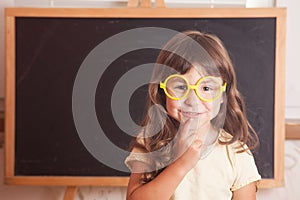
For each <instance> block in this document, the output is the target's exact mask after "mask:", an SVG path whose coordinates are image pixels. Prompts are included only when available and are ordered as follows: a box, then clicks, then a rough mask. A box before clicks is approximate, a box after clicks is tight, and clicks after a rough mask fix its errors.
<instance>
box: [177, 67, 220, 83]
mask: <svg viewBox="0 0 300 200" xmlns="http://www.w3.org/2000/svg"><path fill="white" fill-rule="evenodd" d="M182 75H183V76H184V77H185V78H187V79H188V80H195V81H196V82H197V81H198V80H199V79H201V78H202V77H205V76H213V77H216V78H219V79H221V80H222V78H221V76H220V75H214V74H210V73H208V72H207V71H206V70H201V68H200V69H199V68H196V67H191V69H190V70H189V71H187V72H186V73H185V74H182Z"/></svg>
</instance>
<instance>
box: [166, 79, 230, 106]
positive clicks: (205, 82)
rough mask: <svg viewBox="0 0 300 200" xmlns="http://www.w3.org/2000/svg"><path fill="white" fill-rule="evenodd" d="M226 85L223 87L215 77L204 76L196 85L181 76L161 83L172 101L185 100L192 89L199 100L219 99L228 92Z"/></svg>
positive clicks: (210, 100)
mask: <svg viewBox="0 0 300 200" xmlns="http://www.w3.org/2000/svg"><path fill="white" fill-rule="evenodd" d="M226 85H227V84H226V82H225V83H224V84H223V85H222V81H221V80H220V78H217V77H214V76H204V77H202V78H201V79H199V80H198V81H197V83H196V85H190V84H189V82H188V80H187V79H186V78H185V77H184V76H182V75H180V74H173V75H170V76H168V77H167V78H166V80H165V81H164V82H160V88H162V89H164V91H165V94H166V95H167V96H168V97H169V98H170V99H173V100H181V99H184V98H185V97H186V96H187V95H188V93H189V91H190V90H191V89H192V90H195V91H196V95H197V96H198V98H199V99H201V100H202V101H205V102H212V101H214V100H216V99H218V98H219V97H220V96H221V94H222V93H223V92H225V91H226Z"/></svg>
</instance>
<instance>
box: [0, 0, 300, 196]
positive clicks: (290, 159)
mask: <svg viewBox="0 0 300 200" xmlns="http://www.w3.org/2000/svg"><path fill="white" fill-rule="evenodd" d="M12 4H13V0H0V98H1V97H3V96H4V34H3V33H4V31H3V28H4V25H3V14H4V13H3V8H4V7H5V6H8V5H12ZM277 5H279V6H280V5H281V6H282V5H283V6H287V9H288V12H287V55H286V58H287V68H286V117H287V118H298V119H300V84H299V83H298V82H299V74H300V66H299V62H298V60H297V58H298V57H299V54H298V52H299V50H298V47H300V37H299V34H300V26H299V22H298V20H299V19H300V12H299V11H298V9H300V1H297V0H278V1H277ZM285 145H286V146H285V150H286V151H285V179H286V180H285V185H286V186H285V187H283V188H275V189H264V190H260V191H259V192H258V199H259V200H299V199H300V190H299V189H298V187H299V185H300V173H299V172H300V141H286V142H285ZM64 190H65V188H64V187H42V186H36V187H33V186H7V185H3V149H0V198H1V200H20V199H22V200H40V199H43V200H48V199H49V200H61V199H63V194H64ZM125 192H126V188H120V187H80V189H79V191H78V193H77V196H76V200H83V199H84V200H92V199H93V200H96V199H97V200H104V199H114V200H124V199H125Z"/></svg>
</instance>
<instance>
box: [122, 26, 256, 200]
mask: <svg viewBox="0 0 300 200" xmlns="http://www.w3.org/2000/svg"><path fill="white" fill-rule="evenodd" d="M156 63H157V65H156V66H155V68H154V71H153V75H152V80H151V84H150V85H149V90H148V97H149V98H148V102H147V108H148V109H150V108H153V107H155V108H156V109H152V110H154V111H153V112H151V113H152V114H150V115H147V116H146V117H145V119H144V121H143V124H142V125H143V129H142V130H141V131H140V133H139V134H138V136H137V138H136V140H135V141H134V142H133V145H132V152H131V154H130V155H129V156H128V157H127V158H126V160H125V164H126V165H127V166H128V167H129V169H130V170H131V172H132V173H131V176H130V180H129V184H128V190H127V199H128V200H135V199H136V200H141V199H142V200H148V199H149V200H150V199H155V200H169V199H174V200H183V199H184V200H186V199H187V200H214V199H222V200H230V199H234V200H253V199H256V190H257V187H256V183H257V181H258V180H259V179H260V178H261V177H260V175H259V173H258V171H257V168H256V165H255V162H254V158H253V156H252V154H251V152H250V150H251V149H253V148H254V147H255V146H256V144H257V142H258V141H257V135H256V133H255V131H254V130H253V128H252V127H251V126H250V124H249V122H248V121H247V119H246V114H245V105H244V102H243V99H242V98H241V96H240V94H239V92H238V90H237V86H236V76H235V72H234V68H233V65H232V63H231V60H230V58H229V55H228V53H227V51H226V49H225V47H224V45H223V44H222V42H221V41H220V39H218V38H217V37H216V36H214V35H211V34H206V33H201V32H198V31H186V32H183V33H179V34H178V35H176V36H174V37H173V38H172V39H171V40H170V41H169V42H168V43H167V44H166V46H165V47H164V48H163V49H162V50H161V52H160V54H159V56H158V58H157V62H156ZM157 127H159V128H157Z"/></svg>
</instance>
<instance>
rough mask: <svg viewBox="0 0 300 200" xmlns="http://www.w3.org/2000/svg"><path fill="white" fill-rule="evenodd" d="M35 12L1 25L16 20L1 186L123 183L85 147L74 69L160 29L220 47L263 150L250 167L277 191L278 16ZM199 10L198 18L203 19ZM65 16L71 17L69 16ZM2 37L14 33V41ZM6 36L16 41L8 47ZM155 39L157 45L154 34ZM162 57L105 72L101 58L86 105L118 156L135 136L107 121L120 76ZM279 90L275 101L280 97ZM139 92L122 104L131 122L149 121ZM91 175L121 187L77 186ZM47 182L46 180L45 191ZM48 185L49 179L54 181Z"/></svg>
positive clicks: (134, 57)
mask: <svg viewBox="0 0 300 200" xmlns="http://www.w3.org/2000/svg"><path fill="white" fill-rule="evenodd" d="M40 10H43V9H39V12H37V13H38V14H37V13H36V14H35V13H34V12H32V10H31V12H29V11H30V9H28V10H26V9H19V10H18V9H8V10H7V19H13V23H12V24H8V25H7V26H8V30H7V31H8V32H7V38H8V39H7V45H8V50H7V51H8V53H7V54H8V55H10V53H11V54H12V55H13V56H12V57H11V58H9V57H8V58H7V59H8V60H9V59H13V61H8V62H7V72H8V76H10V77H11V76H13V78H11V79H7V81H8V82H7V90H8V91H13V92H11V93H9V92H8V95H7V100H8V101H9V99H10V98H11V100H14V101H13V103H12V104H11V105H8V107H7V108H6V111H7V112H13V118H10V117H9V116H8V118H7V120H8V121H9V120H10V119H13V120H12V122H11V123H9V124H8V126H11V128H10V129H9V128H8V129H6V130H11V131H6V134H7V135H8V134H10V135H13V136H10V137H7V138H8V139H7V140H6V144H11V145H6V149H7V151H6V152H7V157H8V158H10V159H8V160H7V163H8V165H7V166H8V167H7V168H8V170H7V171H6V182H7V183H12V184H26V183H25V182H26V181H25V180H31V181H29V182H27V183H28V184H31V183H32V184H55V185H99V184H100V185H123V184H124V183H126V180H127V177H128V172H126V171H122V170H117V169H115V168H113V167H109V166H107V165H105V164H103V163H102V162H101V161H99V159H97V158H95V156H94V155H93V153H92V152H90V151H89V150H88V149H87V148H86V146H85V145H84V144H83V141H82V138H81V137H80V134H79V131H80V130H79V128H78V127H76V123H75V121H76V120H75V119H74V107H72V106H74V96H73V95H74V85H75V81H76V78H77V77H78V74H79V71H80V68H81V67H82V66H83V65H84V63H86V62H89V61H88V59H91V58H89V56H90V55H93V54H95V51H96V50H97V48H98V49H99V45H101V44H103V43H104V42H105V41H107V40H109V38H111V37H114V36H116V35H118V34H120V33H124V32H126V31H128V30H134V29H140V28H143V29H147V28H165V29H169V30H173V31H184V30H200V31H204V32H209V33H212V34H215V35H217V36H218V37H220V38H221V39H222V41H223V42H224V44H225V46H226V48H227V49H228V51H229V53H230V56H231V58H232V61H233V64H234V66H235V70H236V73H237V79H238V88H239V90H240V91H241V93H242V95H243V97H244V98H245V101H246V106H247V115H248V117H249V121H250V123H251V124H252V125H253V126H254V128H255V130H256V131H257V132H258V134H259V138H260V148H259V149H258V150H257V151H256V152H255V160H256V163H257V165H258V169H259V172H260V174H261V175H262V177H263V179H264V181H265V185H264V184H262V187H273V186H279V185H281V184H282V182H283V177H282V171H281V170H282V169H283V167H282V164H281V163H282V161H283V154H282V152H283V150H282V148H283V137H282V134H283V135H284V131H283V128H282V127H284V118H283V117H282V116H280V115H283V113H284V112H283V111H282V109H283V107H284V105H283V100H282V98H284V95H282V93H283V86H282V85H283V84H282V83H283V79H284V76H283V75H279V74H278V73H282V72H283V71H284V70H283V69H284V65H283V63H284V62H283V60H284V51H283V50H281V49H280V47H282V45H284V37H285V36H284V34H283V33H284V26H283V24H284V23H283V22H282V20H284V10H283V9H269V10H268V9H265V10H264V11H268V12H267V13H269V14H261V13H263V12H262V11H261V10H259V9H258V10H247V9H238V10H236V11H239V12H237V13H238V14H235V13H236V12H235V10H234V9H233V10H231V11H230V9H229V10H228V13H230V14H224V10H223V9H221V10H218V9H217V10H216V11H214V14H211V15H203V16H202V15H201V14H188V16H186V15H187V14H181V15H180V11H179V12H178V11H177V16H176V17H174V16H172V15H168V14H164V15H163V16H159V15H158V16H157V17H145V16H143V14H142V12H141V13H139V14H137V15H134V16H122V14H120V13H121V11H120V13H118V15H119V16H117V17H112V16H104V17H103V16H101V14H100V16H97V15H95V16H89V15H88V12H87V10H82V12H83V13H87V16H84V17H82V13H81V14H80V15H78V16H77V14H76V13H80V12H79V11H78V10H76V9H73V10H75V12H74V13H75V14H74V13H73V14H72V15H70V16H68V14H59V13H63V12H62V11H61V12H60V11H59V9H56V10H55V9H53V10H51V12H50V13H52V14H49V12H45V13H46V14H41V13H43V12H40ZM183 10H185V9H183ZM198 10H199V13H201V12H200V11H202V13H203V11H205V9H202V10H201V9H198ZM27 11H28V12H27ZM48 11H49V9H48ZM18 12H19V13H22V14H18ZM69 12H70V13H72V10H71V11H69ZM170 12H171V14H172V13H176V12H175V11H172V10H170ZM170 12H168V11H166V13H170ZM206 12H208V10H206ZM24 13H25V14H24ZM26 13H27V14H26ZM99 13H101V10H99ZM218 13H219V14H218ZM160 15H161V14H160ZM154 16H155V14H154ZM8 21H9V20H8ZM8 23H9V22H8ZM10 26H11V29H9V27H10ZM279 26H280V27H279ZM279 28H280V29H279ZM9 31H13V36H11V35H10V34H12V33H11V32H9ZM9 37H13V38H12V40H10V38H9ZM155 37H158V40H159V35H158V36H155ZM155 37H153V38H155ZM170 37H171V36H170ZM148 39H149V38H148ZM145 40H147V38H146V35H145ZM11 41H13V42H11ZM132 41H134V42H136V43H143V40H142V39H141V38H133V39H132ZM10 42H11V44H10ZM10 45H13V47H11V46H10ZM111 45H117V46H118V45H120V48H122V45H123V44H122V43H117V42H112V43H111ZM150 46H151V45H150ZM282 48H283V47H282ZM159 50H160V49H154V48H151V47H149V48H137V49H134V50H130V51H129V50H128V51H126V52H125V53H124V54H122V55H120V56H116V57H115V58H114V59H113V61H112V62H111V63H110V64H109V65H108V66H106V65H105V63H106V61H105V59H108V58H101V59H99V60H98V61H99V62H98V63H97V65H98V66H97V67H99V68H100V69H101V68H102V70H103V73H102V74H101V77H100V79H99V82H98V83H97V85H96V87H95V88H96V90H95V96H94V98H95V99H94V100H91V102H94V108H95V111H96V117H97V120H98V124H99V125H100V127H101V128H102V130H103V132H104V133H105V136H106V137H107V138H108V139H109V140H110V141H111V142H112V143H113V144H114V145H116V146H117V147H118V148H120V149H123V150H127V149H128V145H129V143H130V140H131V139H132V137H131V136H130V135H128V134H127V132H126V131H124V130H122V129H121V128H120V127H119V126H118V124H117V123H116V121H115V120H114V117H113V113H112V110H111V100H112V95H113V90H114V87H115V86H116V84H117V82H118V81H119V80H120V79H121V78H122V76H123V75H124V74H126V73H128V72H130V70H133V69H134V68H135V67H137V66H141V65H143V64H147V63H155V60H156V57H157V55H158V53H159ZM101 60H103V62H102V61H101ZM104 67H105V68H104ZM11 68H14V71H11V70H10V69H11ZM150 68H151V67H150ZM10 73H11V74H10ZM150 75H151V74H150V73H149V74H148V77H149V79H150ZM86 81H87V83H86V85H85V86H86V87H88V86H89V83H88V82H89V81H92V78H91V80H89V79H87V80H86ZM278 92H279V93H281V94H280V95H278ZM146 93H147V85H141V86H140V87H138V88H137V90H135V91H134V92H133V94H132V96H131V97H130V99H129V101H128V109H129V112H130V113H129V114H130V115H129V116H128V117H131V118H132V119H133V121H134V122H136V123H138V122H139V121H140V120H141V118H142V116H143V115H144V114H145V113H146V111H145V110H144V105H145V97H146ZM82 95H83V96H84V95H85V93H82ZM87 103H88V102H87ZM82 108H85V105H82ZM85 114H86V113H85ZM85 114H83V115H85ZM85 117H86V118H87V120H89V117H91V116H89V114H87V116H85ZM129 128H130V127H129ZM91 130H92V129H91ZM87 132H88V131H87ZM81 136H82V135H81ZM91 137H95V138H93V139H94V140H101V137H100V136H99V137H98V136H97V134H91ZM10 138H12V139H11V140H10ZM99 144H100V143H99ZM94 149H97V147H94ZM102 151H103V150H102ZM104 154H107V155H110V156H111V159H112V160H114V161H116V160H117V161H116V162H117V163H118V164H119V165H120V168H121V169H126V167H125V165H124V163H123V162H124V159H125V157H124V155H123V157H122V156H120V155H113V154H111V152H109V150H107V152H103V154H102V155H104ZM127 155H128V154H127ZM280 160H281V162H279V161H280ZM10 163H11V164H10ZM20 177H21V179H20ZM66 177H69V178H70V179H66ZM91 177H92V178H93V180H103V179H101V178H108V180H109V179H110V178H116V177H117V179H111V180H121V181H115V182H114V181H112V182H109V181H108V182H106V181H104V183H103V182H101V181H100V182H99V181H94V182H91V181H82V180H85V179H84V178H87V180H89V178H91ZM22 178H23V179H22ZM47 178H49V181H48V182H47V183H45V180H47ZM53 178H55V181H54V182H51V180H54V179H53ZM60 178H61V179H60ZM76 178H80V179H76ZM18 180H21V181H18ZM22 180H23V181H22ZM32 180H34V181H32ZM39 180H41V181H39ZM60 180H61V181H60ZM80 180H81V181H80ZM124 180H125V181H124ZM264 181H263V182H262V183H264ZM113 182H114V183H113Z"/></svg>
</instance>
